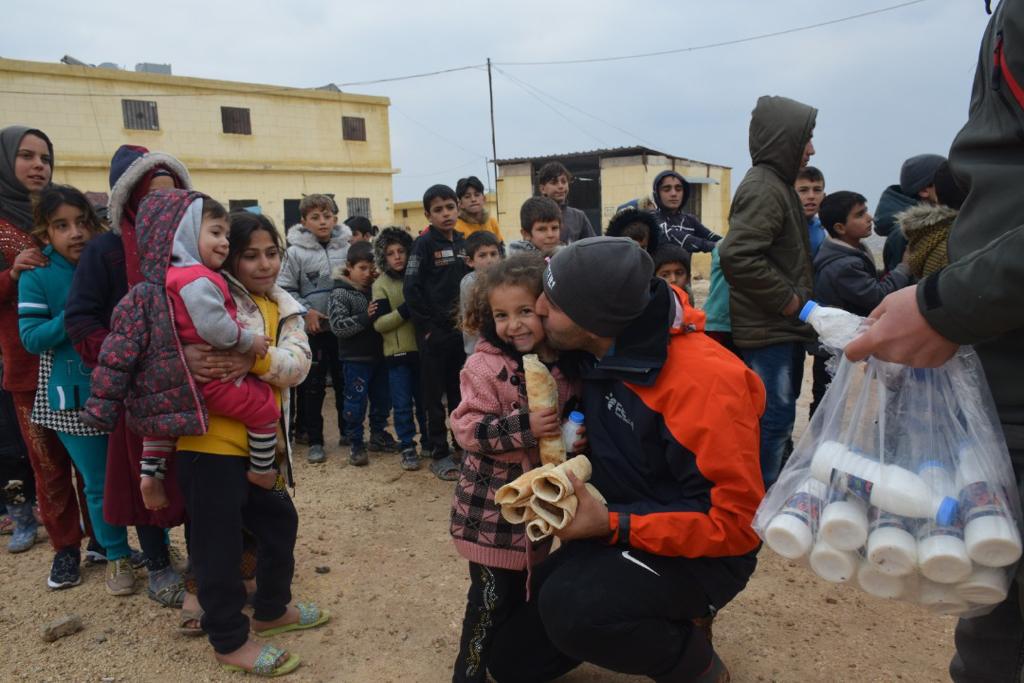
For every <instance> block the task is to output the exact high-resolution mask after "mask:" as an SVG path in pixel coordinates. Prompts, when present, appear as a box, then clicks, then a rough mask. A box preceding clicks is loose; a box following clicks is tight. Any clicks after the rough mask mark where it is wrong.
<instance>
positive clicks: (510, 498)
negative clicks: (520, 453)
mask: <svg viewBox="0 0 1024 683" xmlns="http://www.w3.org/2000/svg"><path fill="white" fill-rule="evenodd" d="M553 467H554V465H541V466H540V467H536V468H534V469H532V470H529V471H527V472H523V473H522V474H520V475H519V476H518V477H516V478H515V480H513V481H510V482H509V483H507V484H505V485H504V486H502V487H501V488H500V489H498V490H497V491H495V493H494V502H495V503H497V504H498V505H500V506H502V507H506V506H508V507H525V506H526V504H527V503H528V502H529V501H530V498H532V497H533V487H532V483H533V480H534V479H536V478H537V477H541V476H544V473H545V472H547V471H548V470H550V469H552V468H553Z"/></svg>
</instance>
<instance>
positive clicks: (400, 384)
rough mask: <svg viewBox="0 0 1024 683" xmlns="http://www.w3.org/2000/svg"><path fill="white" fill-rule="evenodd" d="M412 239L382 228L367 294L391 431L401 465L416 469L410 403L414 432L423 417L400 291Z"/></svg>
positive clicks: (411, 332)
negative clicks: (379, 344) (380, 350)
mask: <svg viewBox="0 0 1024 683" xmlns="http://www.w3.org/2000/svg"><path fill="white" fill-rule="evenodd" d="M411 247H412V237H411V236H410V235H409V234H408V233H407V232H405V230H403V229H401V228H395V227H392V228H385V229H384V230H382V231H381V233H380V235H378V236H377V239H376V241H375V242H374V244H373V253H374V260H375V261H376V264H377V270H378V271H380V277H378V278H377V279H376V280H375V281H374V283H373V290H372V296H373V301H374V303H376V304H377V309H376V312H375V314H374V316H373V317H372V320H373V329H375V330H377V332H379V333H380V336H381V337H382V338H383V339H384V360H385V362H386V363H387V365H388V383H389V385H390V388H391V403H392V405H393V406H394V412H395V433H396V434H397V435H398V443H399V448H400V449H401V451H402V468H403V469H406V470H418V469H419V468H420V462H419V456H418V455H417V454H416V446H415V444H414V443H413V438H414V437H415V436H416V424H415V422H413V406H414V405H415V409H416V419H417V421H418V422H419V424H420V433H421V434H426V430H425V429H424V428H423V426H424V424H425V421H424V416H423V407H422V405H420V400H419V386H420V379H419V375H420V372H419V370H420V367H419V366H420V364H419V349H418V348H417V346H416V328H415V327H414V326H413V323H412V320H411V319H410V313H409V307H408V305H406V303H405V294H404V293H403V292H402V286H403V282H402V281H403V279H404V277H405V265H406V263H408V260H409V250H410V248H411ZM425 438H426V437H425V436H421V437H420V447H421V448H422V449H423V450H425V451H427V452H429V451H430V444H429V443H425V442H424V440H425Z"/></svg>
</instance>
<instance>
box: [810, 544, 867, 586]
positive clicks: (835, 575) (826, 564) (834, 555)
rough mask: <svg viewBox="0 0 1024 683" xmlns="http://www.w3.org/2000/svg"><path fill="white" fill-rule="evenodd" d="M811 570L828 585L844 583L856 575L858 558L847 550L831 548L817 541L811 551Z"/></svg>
mask: <svg viewBox="0 0 1024 683" xmlns="http://www.w3.org/2000/svg"><path fill="white" fill-rule="evenodd" d="M810 562H811V569H813V570H814V573H815V574H817V575H818V576H820V577H821V578H823V579H825V580H826V581H828V582H830V583H846V582H847V581H849V580H850V579H852V578H853V577H854V575H855V574H856V573H857V567H858V565H859V564H860V556H859V555H857V553H855V552H852V551H849V550H839V549H837V548H833V547H832V546H830V545H829V544H828V543H826V542H825V541H823V540H821V539H818V542H817V543H815V544H814V549H813V550H811V557H810Z"/></svg>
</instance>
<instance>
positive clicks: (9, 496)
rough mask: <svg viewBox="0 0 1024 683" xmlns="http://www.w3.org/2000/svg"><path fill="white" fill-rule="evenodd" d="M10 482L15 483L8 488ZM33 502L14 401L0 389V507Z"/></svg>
mask: <svg viewBox="0 0 1024 683" xmlns="http://www.w3.org/2000/svg"><path fill="white" fill-rule="evenodd" d="M0 376H2V373H0ZM11 482H15V483H14V484H13V485H11V486H8V485H9V484H10V483H11ZM17 482H21V483H20V484H19V483H17ZM35 499H36V478H35V474H34V473H33V472H32V463H31V462H29V459H28V449H27V448H25V441H24V440H23V439H22V438H21V430H20V429H19V428H18V414H17V413H16V412H15V410H14V399H13V398H11V395H10V394H9V393H7V392H6V391H4V390H2V389H0V503H3V504H4V505H6V504H7V503H12V504H16V503H31V502H33V501H35Z"/></svg>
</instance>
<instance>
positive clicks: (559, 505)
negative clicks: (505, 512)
mask: <svg viewBox="0 0 1024 683" xmlns="http://www.w3.org/2000/svg"><path fill="white" fill-rule="evenodd" d="M578 504H579V502H578V501H577V500H576V496H567V497H565V498H563V499H562V500H559V501H558V502H556V503H549V502H548V501H546V500H541V499H540V498H538V497H536V496H534V497H533V500H531V501H530V509H531V510H533V512H534V514H535V515H536V516H537V518H538V519H543V520H544V521H545V522H547V523H548V526H550V527H551V529H552V530H554V529H564V528H565V526H566V525H567V524H568V523H569V522H571V521H572V518H573V517H575V516H576V506H577V505H578Z"/></svg>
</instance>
